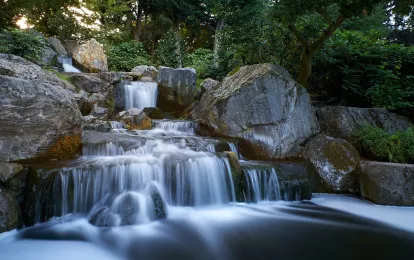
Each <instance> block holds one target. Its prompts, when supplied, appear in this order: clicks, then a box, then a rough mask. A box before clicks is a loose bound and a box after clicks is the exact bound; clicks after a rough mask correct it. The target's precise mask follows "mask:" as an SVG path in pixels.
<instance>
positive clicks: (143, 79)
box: [140, 77, 155, 82]
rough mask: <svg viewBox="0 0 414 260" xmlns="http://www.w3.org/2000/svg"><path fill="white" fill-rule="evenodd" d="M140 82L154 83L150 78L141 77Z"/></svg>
mask: <svg viewBox="0 0 414 260" xmlns="http://www.w3.org/2000/svg"><path fill="white" fill-rule="evenodd" d="M140 81H142V82H155V80H154V79H153V78H150V77H143V78H142V79H141V80H140Z"/></svg>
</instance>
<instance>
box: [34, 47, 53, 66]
mask: <svg viewBox="0 0 414 260" xmlns="http://www.w3.org/2000/svg"><path fill="white" fill-rule="evenodd" d="M39 57H40V60H39V61H36V63H37V64H39V65H42V66H54V65H55V64H56V61H57V53H56V52H55V51H54V50H52V48H50V47H48V46H45V47H43V49H42V50H41V51H40V53H39Z"/></svg>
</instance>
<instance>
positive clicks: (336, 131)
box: [317, 106, 413, 138]
mask: <svg viewBox="0 0 414 260" xmlns="http://www.w3.org/2000/svg"><path fill="white" fill-rule="evenodd" d="M317 117H318V119H319V124H320V126H321V131H322V133H324V134H326V135H329V136H332V137H337V138H348V137H350V136H351V135H352V134H354V133H355V132H357V131H358V130H359V129H361V128H362V127H364V125H365V124H367V123H368V124H371V125H372V126H374V127H379V128H382V129H384V130H385V131H387V132H389V133H394V132H396V131H400V130H406V129H407V128H409V127H412V126H413V124H412V122H411V121H410V120H409V119H408V118H406V117H403V116H399V115H397V114H394V113H390V112H389V111H388V110H386V109H382V108H357V107H341V106H338V107H323V108H320V109H318V110H317Z"/></svg>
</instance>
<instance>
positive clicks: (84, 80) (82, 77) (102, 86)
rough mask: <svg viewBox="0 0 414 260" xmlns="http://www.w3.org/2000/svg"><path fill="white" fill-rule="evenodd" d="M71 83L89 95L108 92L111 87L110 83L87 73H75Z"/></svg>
mask: <svg viewBox="0 0 414 260" xmlns="http://www.w3.org/2000/svg"><path fill="white" fill-rule="evenodd" d="M70 81H71V82H72V84H73V85H75V86H76V87H79V88H80V89H83V90H84V91H86V92H88V93H102V92H107V91H108V87H109V85H110V83H109V82H107V81H105V80H102V79H101V78H99V77H97V76H95V75H92V74H86V73H74V74H72V75H71V77H70Z"/></svg>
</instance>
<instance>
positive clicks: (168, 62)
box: [155, 30, 186, 68]
mask: <svg viewBox="0 0 414 260" xmlns="http://www.w3.org/2000/svg"><path fill="white" fill-rule="evenodd" d="M185 50H186V48H185V42H184V41H183V40H182V38H181V37H180V36H179V35H177V33H175V32H174V31H173V30H169V31H168V32H167V33H166V34H165V36H164V37H163V38H162V39H161V40H160V41H159V42H158V44H157V48H156V50H155V52H156V56H157V63H158V64H160V65H163V66H167V67H172V68H177V67H179V65H180V60H181V59H182V57H185Z"/></svg>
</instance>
